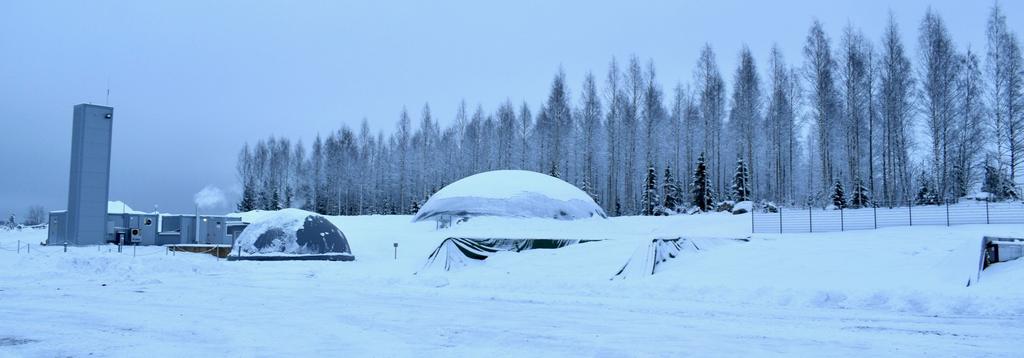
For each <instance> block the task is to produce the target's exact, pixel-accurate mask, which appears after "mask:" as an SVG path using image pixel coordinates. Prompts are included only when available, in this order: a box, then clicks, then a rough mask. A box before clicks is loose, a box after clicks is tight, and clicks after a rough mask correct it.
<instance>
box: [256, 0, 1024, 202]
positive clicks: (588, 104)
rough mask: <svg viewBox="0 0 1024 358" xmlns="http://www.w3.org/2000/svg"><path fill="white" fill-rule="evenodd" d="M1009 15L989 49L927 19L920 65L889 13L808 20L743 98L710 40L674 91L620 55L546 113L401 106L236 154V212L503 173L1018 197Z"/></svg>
mask: <svg viewBox="0 0 1024 358" xmlns="http://www.w3.org/2000/svg"><path fill="white" fill-rule="evenodd" d="M1006 21H1007V20H1006V15H1005V14H1004V13H1003V11H1002V9H1001V8H1000V7H999V6H998V4H997V5H994V6H993V7H992V8H991V11H990V15H989V18H988V21H987V44H986V45H987V46H986V51H985V53H984V54H979V53H978V52H977V51H975V50H974V49H972V48H971V47H970V46H958V45H957V44H956V43H955V42H954V41H953V39H952V36H951V34H950V33H949V30H948V29H947V27H946V25H945V22H944V20H943V18H942V17H941V16H940V15H939V14H937V13H936V12H935V11H933V10H932V9H929V10H928V11H927V12H926V13H925V15H924V17H923V18H922V19H921V21H920V22H919V24H918V33H919V36H918V39H917V44H916V57H915V61H913V62H912V61H911V58H912V57H914V54H915V52H914V51H913V50H912V49H910V48H908V46H907V45H905V44H904V43H903V41H902V37H901V31H902V30H901V28H900V26H899V24H898V22H897V20H896V18H895V16H894V15H892V14H889V17H888V22H887V24H886V26H885V28H884V31H883V35H882V36H881V38H879V39H877V41H876V40H873V39H869V38H867V37H866V36H865V35H864V34H863V32H862V30H861V29H859V28H857V27H855V26H853V25H848V26H847V27H846V28H845V29H844V30H843V31H842V33H841V34H840V36H839V39H838V41H833V39H832V38H831V37H830V36H829V34H828V33H826V31H825V30H824V26H823V24H822V23H821V22H819V21H814V22H813V23H812V24H811V26H810V28H809V30H808V33H807V35H806V40H805V42H804V47H803V59H802V63H799V64H791V63H790V62H789V59H786V58H785V57H784V56H783V53H782V51H781V49H780V48H779V47H778V46H777V45H776V46H773V47H772V49H771V51H770V52H769V53H768V54H767V58H766V60H765V62H764V63H763V66H764V67H763V68H759V63H758V61H757V60H756V59H755V56H754V54H753V53H752V52H751V51H750V49H749V48H747V47H743V48H741V49H740V51H739V55H738V56H739V57H738V58H739V61H738V64H737V68H736V69H735V70H734V72H733V76H732V82H731V88H730V87H727V84H726V81H725V79H724V76H723V74H722V73H721V71H720V70H719V67H718V64H717V60H716V58H717V55H716V52H715V50H714V49H713V47H712V46H711V45H710V44H706V45H704V47H703V48H702V50H701V53H700V56H699V57H698V59H697V61H696V64H695V67H694V71H693V79H692V81H690V82H689V83H677V84H676V85H675V86H673V87H672V88H671V89H670V90H668V91H667V92H666V91H665V89H664V88H663V87H662V85H661V83H660V82H659V80H658V77H657V71H656V68H655V65H654V62H653V61H652V60H648V61H646V62H644V63H642V62H641V60H640V59H639V58H638V57H637V56H635V55H634V56H631V57H630V58H629V59H627V60H626V61H624V62H620V61H619V60H618V59H616V58H612V59H611V61H610V62H609V64H608V66H607V68H606V70H605V71H604V73H603V74H602V75H601V76H600V78H599V77H598V75H595V74H594V73H593V72H587V73H586V75H585V76H584V78H583V82H582V83H581V84H580V87H579V91H578V92H575V94H572V93H573V92H574V91H571V90H570V84H569V83H567V82H566V76H565V72H564V71H563V70H562V69H559V70H558V71H557V73H556V74H555V75H554V78H553V79H552V81H551V86H550V88H549V90H548V96H547V99H546V100H545V101H543V103H540V104H539V106H531V105H530V104H528V103H525V102H524V103H513V102H512V101H510V100H506V101H505V102H503V103H501V104H500V105H498V107H497V109H495V110H493V111H488V110H485V109H484V108H483V106H481V105H476V106H475V107H472V108H471V107H469V106H468V105H467V104H466V102H465V101H462V102H461V103H460V104H459V106H458V108H457V111H456V113H455V118H454V121H453V123H452V124H451V125H450V126H445V127H442V126H441V125H440V124H439V122H438V120H437V119H436V118H435V117H434V116H433V114H432V113H431V110H430V105H429V104H425V105H424V106H423V107H422V109H421V110H420V111H419V113H418V120H417V121H415V122H416V123H413V122H414V120H413V119H412V117H413V116H414V114H410V112H409V111H408V110H407V109H405V108H403V109H402V110H401V112H400V115H399V119H398V122H397V124H396V126H395V129H394V130H393V131H391V132H390V133H388V134H385V133H384V132H383V131H377V132H375V133H374V132H372V131H371V129H370V126H369V124H368V122H367V120H366V119H364V120H363V121H362V123H361V125H360V127H359V128H358V129H356V130H354V129H352V128H350V127H348V126H342V127H341V128H340V129H338V130H335V131H333V132H330V133H327V134H326V135H323V136H321V135H320V134H318V135H317V136H316V138H315V140H314V141H313V143H312V144H311V145H310V146H309V147H307V146H305V145H304V144H303V143H302V142H301V141H299V142H294V143H293V142H291V141H290V140H289V139H287V138H274V137H270V138H267V139H264V140H260V141H258V142H256V143H255V144H254V145H252V146H250V145H249V144H246V145H245V146H244V147H243V148H242V149H241V151H240V153H239V156H238V162H237V163H238V164H237V171H238V177H239V180H240V182H241V184H242V186H243V193H242V199H241V200H240V202H239V204H238V209H239V210H253V209H277V208H284V207H301V208H305V209H308V210H312V211H316V212H319V213H324V214H344V215H356V214H398V213H411V212H414V211H415V209H416V208H418V206H419V205H420V204H422V203H423V201H425V200H426V198H428V197H429V196H430V195H431V194H432V193H433V192H436V191H437V190H438V189H440V188H442V187H444V186H445V185H447V184H449V183H451V182H453V181H455V180H458V179H461V178H463V177H466V176H469V175H472V174H475V173H479V172H483V171H489V170H497V169H524V170H532V171H536V172H542V173H547V174H549V175H552V176H555V177H558V178H561V179H563V180H565V181H567V182H569V183H572V184H574V185H576V186H578V187H579V188H581V189H582V190H584V191H585V192H587V193H588V194H590V195H591V196H592V197H593V198H594V199H595V200H596V201H597V202H598V203H599V204H600V205H601V206H602V207H604V209H605V210H606V212H608V213H609V214H611V215H636V214H648V215H654V214H656V213H673V212H679V211H683V210H687V209H689V208H691V207H697V208H698V209H703V210H709V209H710V208H711V207H713V206H714V203H715V202H718V201H722V200H740V201H742V200H757V201H766V202H774V203H778V204H782V205H816V206H826V205H829V204H834V203H835V202H837V200H836V192H837V190H839V191H842V187H843V186H844V185H845V186H846V187H851V188H854V197H855V200H853V201H854V202H856V205H865V206H866V205H871V203H887V205H893V203H910V202H915V201H917V202H920V201H921V200H922V199H921V197H922V195H923V194H922V191H926V193H925V194H924V195H925V197H927V198H932V199H934V200H956V199H957V198H961V197H963V196H965V195H968V194H971V193H972V192H975V191H977V189H978V188H981V189H982V190H984V191H985V192H988V193H989V194H990V195H992V196H994V197H996V198H1000V199H1003V198H1015V197H1017V193H1018V188H1019V181H1018V180H1017V179H1019V178H1021V177H1024V60H1022V56H1021V52H1020V40H1019V39H1018V38H1017V34H1016V33H1015V32H1013V31H1011V30H1010V29H1009V27H1008V26H1007V23H1006ZM917 133H926V135H924V136H920V135H918V134H917ZM915 151H921V152H924V153H926V154H925V155H924V156H922V158H920V159H917V158H915V157H914V156H912V155H911V154H912V152H915ZM733 163H737V165H735V166H734V165H733ZM673 172H674V173H676V175H674V176H673V175H672V173H673ZM659 173H664V174H663V175H660V177H661V178H660V179H659V178H658V177H659V175H658V174H659ZM683 178H686V179H683ZM932 199H929V200H932Z"/></svg>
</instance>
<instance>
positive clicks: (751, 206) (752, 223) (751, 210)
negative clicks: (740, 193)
mask: <svg viewBox="0 0 1024 358" xmlns="http://www.w3.org/2000/svg"><path fill="white" fill-rule="evenodd" d="M754 232H755V231H754V205H753V202H751V205H750V233H751V234H753V233H754Z"/></svg>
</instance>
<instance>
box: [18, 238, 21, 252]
mask: <svg viewBox="0 0 1024 358" xmlns="http://www.w3.org/2000/svg"><path fill="white" fill-rule="evenodd" d="M18 254H21V240H18Z"/></svg>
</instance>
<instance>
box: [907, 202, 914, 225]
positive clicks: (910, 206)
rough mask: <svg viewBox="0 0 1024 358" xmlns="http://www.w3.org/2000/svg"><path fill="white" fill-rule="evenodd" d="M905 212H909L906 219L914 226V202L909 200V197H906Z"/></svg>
mask: <svg viewBox="0 0 1024 358" xmlns="http://www.w3.org/2000/svg"><path fill="white" fill-rule="evenodd" d="M907 213H909V214H910V216H908V220H910V226H914V202H913V201H911V200H910V199H907Z"/></svg>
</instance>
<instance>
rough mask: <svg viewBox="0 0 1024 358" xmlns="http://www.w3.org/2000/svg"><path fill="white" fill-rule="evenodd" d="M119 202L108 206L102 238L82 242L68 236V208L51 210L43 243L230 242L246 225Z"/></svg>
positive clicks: (226, 218)
mask: <svg viewBox="0 0 1024 358" xmlns="http://www.w3.org/2000/svg"><path fill="white" fill-rule="evenodd" d="M118 205H121V207H126V206H124V205H123V204H115V203H111V204H110V205H109V206H108V209H110V210H108V213H107V224H106V235H104V237H103V239H102V241H101V240H92V241H90V242H82V241H81V238H82V237H79V241H78V242H74V241H72V240H70V238H69V237H68V227H67V223H68V215H67V211H64V210H61V211H51V212H50V218H49V221H48V223H49V233H48V236H47V238H46V244H47V245H63V244H65V243H68V244H71V245H100V244H107V243H119V242H120V243H123V244H125V245H176V244H208V245H230V244H231V243H232V242H233V241H234V238H235V237H237V236H238V234H239V233H241V231H242V230H244V229H245V225H246V223H244V222H242V219H241V218H239V217H232V216H221V215H199V216H198V218H197V216H196V215H175V214H158V213H144V212H137V211H131V210H124V209H117V206H118Z"/></svg>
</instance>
